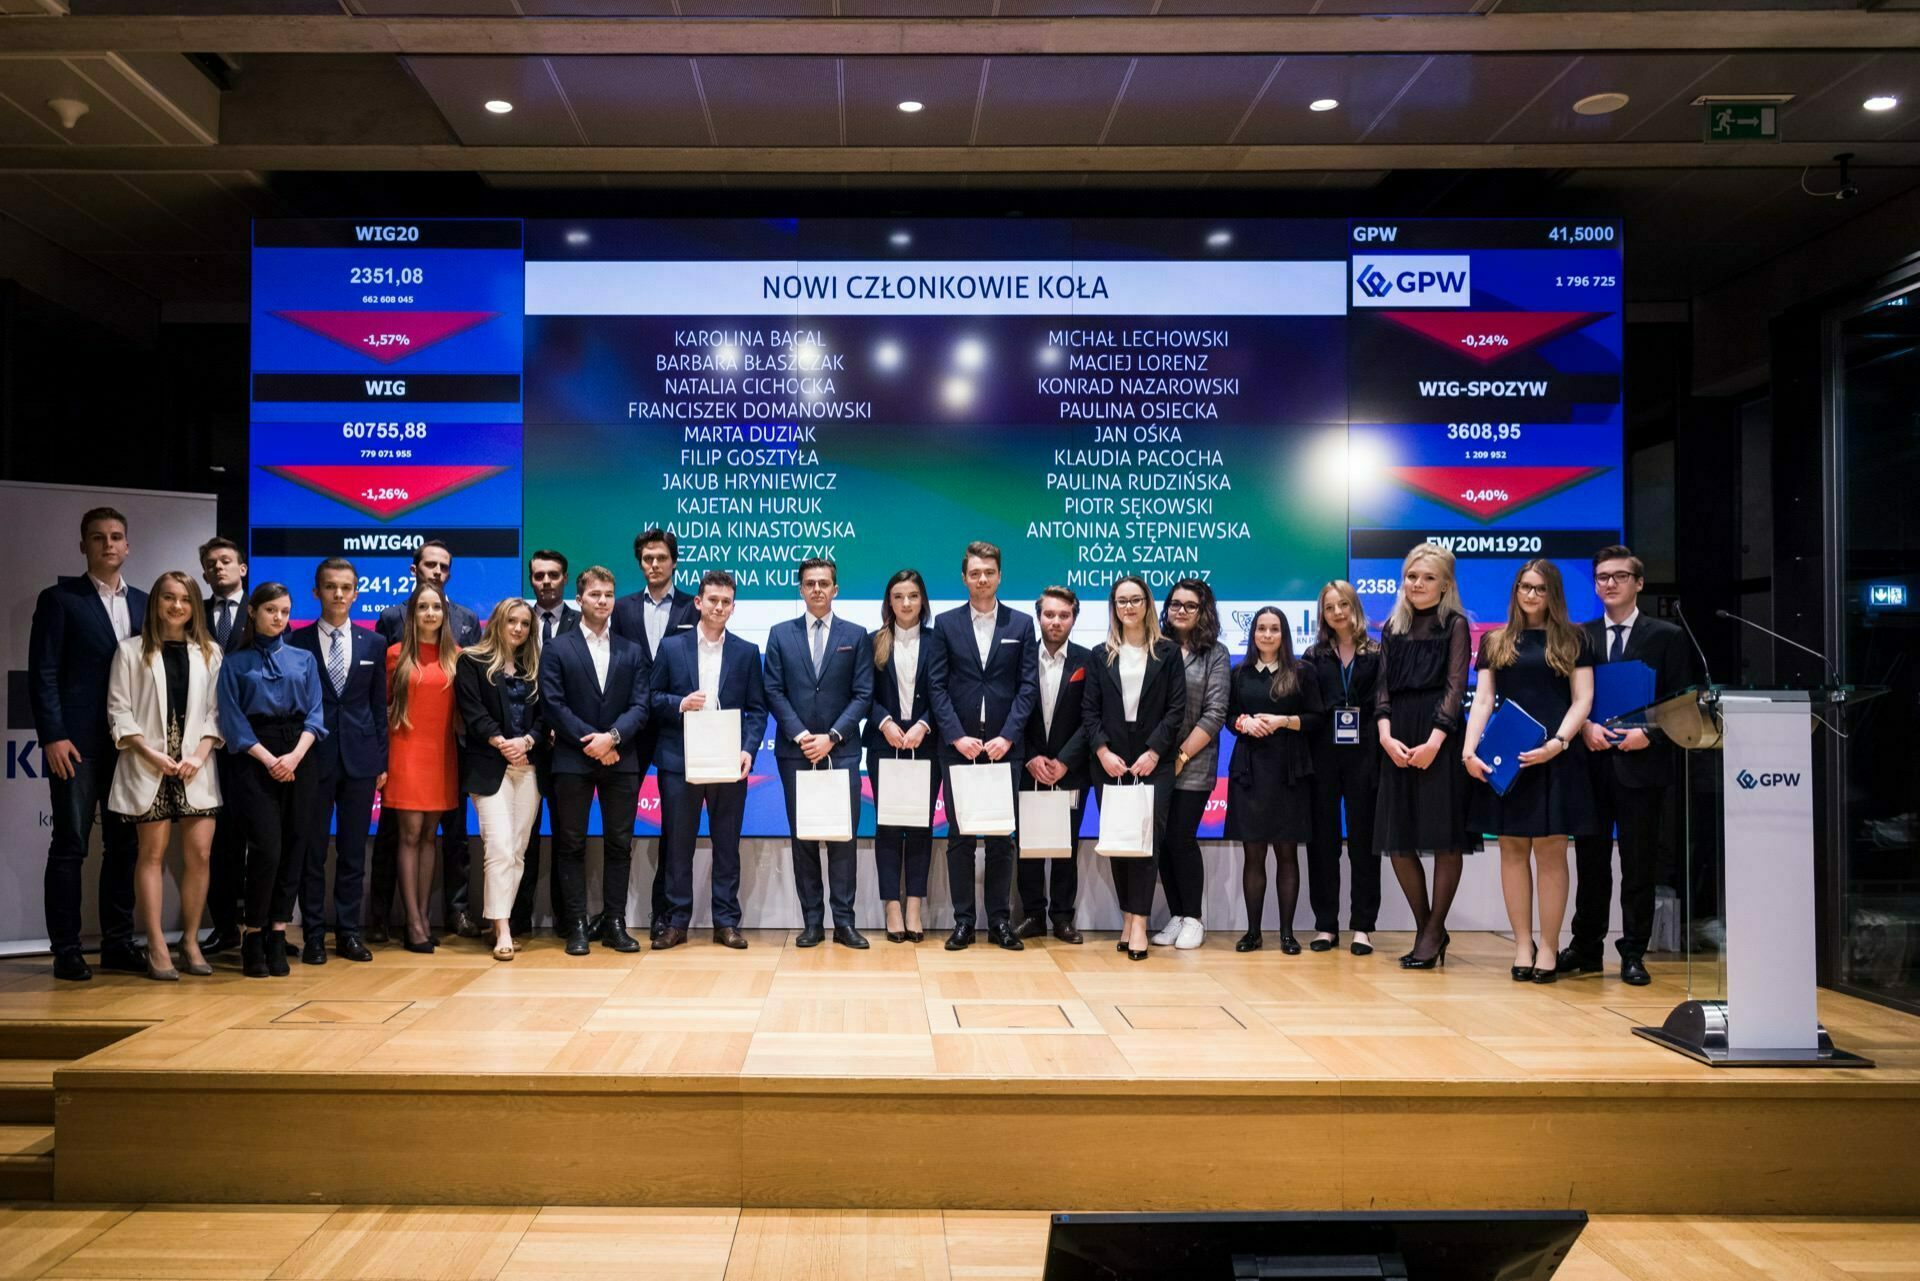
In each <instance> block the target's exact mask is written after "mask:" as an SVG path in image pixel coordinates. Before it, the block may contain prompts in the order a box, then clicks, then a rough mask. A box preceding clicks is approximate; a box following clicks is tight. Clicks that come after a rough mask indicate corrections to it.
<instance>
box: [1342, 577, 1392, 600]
mask: <svg viewBox="0 0 1920 1281" xmlns="http://www.w3.org/2000/svg"><path fill="white" fill-rule="evenodd" d="M1353 590H1354V591H1356V592H1358V593H1359V594H1360V595H1362V596H1390V595H1392V594H1393V593H1395V592H1397V591H1399V590H1400V580H1399V579H1397V578H1356V579H1354V580H1353Z"/></svg>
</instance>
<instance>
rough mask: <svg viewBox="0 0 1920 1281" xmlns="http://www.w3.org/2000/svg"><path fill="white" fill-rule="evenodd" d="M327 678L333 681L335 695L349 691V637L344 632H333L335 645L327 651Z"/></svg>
mask: <svg viewBox="0 0 1920 1281" xmlns="http://www.w3.org/2000/svg"><path fill="white" fill-rule="evenodd" d="M327 679H328V680H330V681H332V682H333V692H334V694H335V695H341V694H345V693H346V692H347V637H346V634H345V633H344V632H337V631H336V632H335V633H334V634H333V647H332V648H331V649H330V650H328V651H327Z"/></svg>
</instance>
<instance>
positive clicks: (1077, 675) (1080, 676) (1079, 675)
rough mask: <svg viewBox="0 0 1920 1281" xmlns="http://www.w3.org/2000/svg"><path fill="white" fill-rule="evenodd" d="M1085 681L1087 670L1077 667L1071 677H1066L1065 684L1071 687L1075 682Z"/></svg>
mask: <svg viewBox="0 0 1920 1281" xmlns="http://www.w3.org/2000/svg"><path fill="white" fill-rule="evenodd" d="M1085 679H1087V669H1086V668H1084V667H1078V668H1075V669H1074V672H1073V675H1071V676H1069V677H1067V684H1069V685H1071V684H1073V683H1074V682H1075V681H1083V680H1085Z"/></svg>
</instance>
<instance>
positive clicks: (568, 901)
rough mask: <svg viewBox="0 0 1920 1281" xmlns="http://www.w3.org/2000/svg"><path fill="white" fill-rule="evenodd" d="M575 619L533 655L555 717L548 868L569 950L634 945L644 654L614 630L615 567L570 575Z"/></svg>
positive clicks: (548, 713) (547, 707) (545, 710)
mask: <svg viewBox="0 0 1920 1281" xmlns="http://www.w3.org/2000/svg"><path fill="white" fill-rule="evenodd" d="M575 588H576V591H577V592H578V595H579V600H580V626H578V627H576V628H574V629H573V630H572V631H568V632H560V633H557V634H556V635H555V636H554V638H553V642H552V644H550V645H548V646H547V647H546V648H545V649H544V650H542V651H541V654H540V705H541V713H540V714H541V716H542V717H543V718H544V719H545V720H546V721H547V722H548V723H549V724H551V725H552V726H553V781H552V783H551V787H552V789H553V869H554V875H555V876H556V877H557V878H558V879H559V881H560V885H561V893H562V895H563V910H564V911H565V913H566V921H567V955H568V956H585V955H586V954H587V952H588V950H589V948H588V945H589V944H590V943H591V942H592V940H593V938H598V939H599V940H600V941H601V942H602V943H604V944H606V945H607V946H608V947H610V948H612V949H613V950H614V951H616V952H638V951H639V950H640V944H639V943H637V942H635V941H634V938H633V936H632V935H631V934H628V933H627V882H628V879H629V876H630V874H631V871H632V865H633V816H634V814H635V813H636V812H637V811H638V809H639V807H640V764H639V762H638V761H637V760H636V759H635V758H634V757H633V755H632V754H631V753H629V752H628V751H627V745H628V744H629V743H631V742H632V741H633V740H634V739H635V738H637V737H639V734H640V731H641V730H642V729H643V728H644V727H645V726H646V723H647V690H648V685H647V667H648V664H647V654H646V651H645V650H643V649H641V648H640V646H638V645H636V644H634V643H633V642H632V641H630V640H627V639H626V638H625V637H622V636H617V635H615V634H614V632H613V629H612V627H611V626H609V622H610V619H611V617H612V614H613V599H614V583H613V571H612V570H609V569H603V568H601V567H600V566H598V565H589V566H588V567H587V568H585V569H583V570H581V571H580V575H579V577H578V578H577V579H576V580H575ZM596 794H597V795H598V796H599V798H600V848H601V861H600V923H599V927H598V928H597V929H595V930H589V928H588V922H587V864H586V858H587V818H588V813H589V811H590V810H591V809H592V808H593V798H594V796H595V795H596Z"/></svg>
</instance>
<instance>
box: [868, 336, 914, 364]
mask: <svg viewBox="0 0 1920 1281" xmlns="http://www.w3.org/2000/svg"><path fill="white" fill-rule="evenodd" d="M905 360H906V353H905V352H903V351H901V350H900V344H899V343H897V342H895V341H893V339H891V338H889V339H887V340H886V341H885V342H883V343H881V344H880V345H879V346H878V347H875V348H874V349H873V363H874V365H875V366H877V367H878V368H880V369H884V370H887V371H888V372H892V371H893V370H896V369H898V368H900V366H901V364H902V363H904V362H905Z"/></svg>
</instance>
